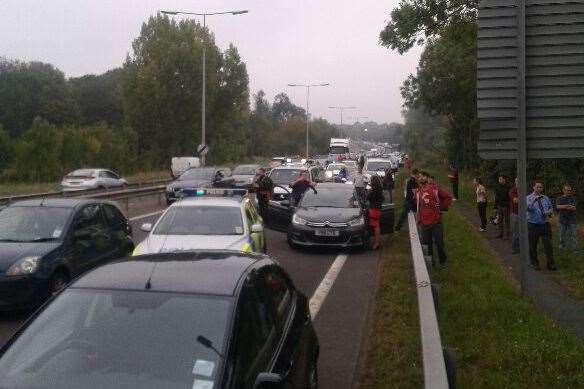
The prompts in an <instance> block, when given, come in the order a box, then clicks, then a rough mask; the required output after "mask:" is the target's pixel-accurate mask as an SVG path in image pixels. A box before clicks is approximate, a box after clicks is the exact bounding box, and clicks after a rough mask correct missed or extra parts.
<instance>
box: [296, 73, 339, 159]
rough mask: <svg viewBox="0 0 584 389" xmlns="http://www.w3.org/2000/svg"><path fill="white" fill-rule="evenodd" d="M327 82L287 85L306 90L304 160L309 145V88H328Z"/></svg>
mask: <svg viewBox="0 0 584 389" xmlns="http://www.w3.org/2000/svg"><path fill="white" fill-rule="evenodd" d="M329 85H330V84H329V83H328V82H323V83H320V84H288V86H290V87H303V88H306V159H308V145H309V142H310V141H309V138H308V133H309V126H310V111H309V99H310V88H312V87H317V86H329Z"/></svg>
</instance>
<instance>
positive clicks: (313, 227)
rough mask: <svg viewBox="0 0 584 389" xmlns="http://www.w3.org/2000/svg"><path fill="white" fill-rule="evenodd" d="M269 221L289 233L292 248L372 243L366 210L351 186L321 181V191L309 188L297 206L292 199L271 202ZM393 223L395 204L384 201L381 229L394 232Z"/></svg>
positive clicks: (363, 245) (359, 245) (268, 212)
mask: <svg viewBox="0 0 584 389" xmlns="http://www.w3.org/2000/svg"><path fill="white" fill-rule="evenodd" d="M266 221H267V222H268V226H269V227H270V228H272V229H274V230H278V231H285V232H287V234H288V243H289V245H290V246H291V247H292V248H297V247H317V246H325V247H339V248H349V247H362V248H365V247H368V244H369V236H370V232H369V227H368V221H367V216H366V212H365V209H363V208H362V206H361V205H360V204H359V202H358V201H357V200H356V195H355V193H354V188H353V187H352V186H351V185H345V184H336V183H322V184H318V186H317V193H314V192H313V191H307V192H306V193H305V194H304V196H303V197H302V199H301V200H300V203H299V204H298V206H297V207H291V206H290V204H289V203H288V201H284V202H280V203H278V202H275V201H271V202H270V203H269V205H268V207H267V216H266ZM393 222H394V209H393V204H389V203H386V204H383V205H382V209H381V232H382V233H384V234H386V233H389V232H391V231H393Z"/></svg>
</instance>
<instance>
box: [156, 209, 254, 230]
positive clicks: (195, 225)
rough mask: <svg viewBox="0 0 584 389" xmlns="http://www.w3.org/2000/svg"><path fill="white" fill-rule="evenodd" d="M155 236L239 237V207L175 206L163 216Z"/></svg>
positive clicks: (240, 223) (241, 227)
mask: <svg viewBox="0 0 584 389" xmlns="http://www.w3.org/2000/svg"><path fill="white" fill-rule="evenodd" d="M153 234H155V235H241V234H243V221H242V218H241V210H240V208H239V207H227V206H224V207H221V206H175V207H172V208H170V209H169V210H168V212H166V213H165V214H164V216H163V217H162V218H161V219H160V222H158V225H157V226H156V228H155V229H154V232H153Z"/></svg>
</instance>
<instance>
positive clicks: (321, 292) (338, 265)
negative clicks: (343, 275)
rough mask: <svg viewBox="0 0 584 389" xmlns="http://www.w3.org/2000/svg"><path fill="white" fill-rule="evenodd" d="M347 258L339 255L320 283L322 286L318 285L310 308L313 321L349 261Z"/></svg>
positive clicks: (311, 299)
mask: <svg viewBox="0 0 584 389" xmlns="http://www.w3.org/2000/svg"><path fill="white" fill-rule="evenodd" d="M347 258H349V256H348V255H347V254H339V255H337V257H336V258H335V261H334V262H333V264H332V265H331V267H330V268H329V270H328V272H327V273H326V274H325V276H324V278H323V279H322V281H321V282H320V285H318V288H316V290H315V291H314V294H313V295H312V297H311V298H310V303H309V308H310V316H311V317H312V320H314V318H315V317H316V315H317V314H318V311H320V307H322V304H323V303H324V300H325V299H326V296H327V295H328V294H329V292H330V290H331V288H332V287H333V284H334V283H335V280H336V279H337V276H338V275H339V273H340V272H341V269H342V268H343V265H344V264H345V262H346V261H347Z"/></svg>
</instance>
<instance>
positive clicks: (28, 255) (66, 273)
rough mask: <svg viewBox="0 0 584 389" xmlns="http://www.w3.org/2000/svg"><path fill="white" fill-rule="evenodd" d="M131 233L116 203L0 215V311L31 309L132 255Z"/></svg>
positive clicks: (74, 203)
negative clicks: (89, 273)
mask: <svg viewBox="0 0 584 389" xmlns="http://www.w3.org/2000/svg"><path fill="white" fill-rule="evenodd" d="M131 233H132V230H131V228H130V225H129V223H128V220H127V219H126V217H125V216H124V215H123V213H122V212H121V211H120V210H119V208H118V207H117V206H116V204H115V203H112V202H109V201H104V200H89V199H44V200H26V201H21V202H17V203H13V204H11V205H9V206H8V207H6V208H4V209H3V210H1V211H0V309H2V310H12V309H20V308H25V309H26V308H29V307H33V306H35V305H37V304H38V303H40V302H42V301H43V300H44V299H45V298H46V297H48V296H50V295H52V294H54V293H56V292H57V291H58V290H59V289H61V288H63V287H64V286H65V285H66V284H67V283H68V282H69V281H70V280H71V279H73V278H74V277H76V276H77V275H79V274H81V273H83V272H85V271H87V270H89V269H91V268H94V267H96V266H97V265H100V264H103V263H105V262H107V261H110V260H112V259H116V258H121V257H124V256H126V255H128V254H130V253H131V252H132V250H133V249H134V244H133V242H132V240H131Z"/></svg>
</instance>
